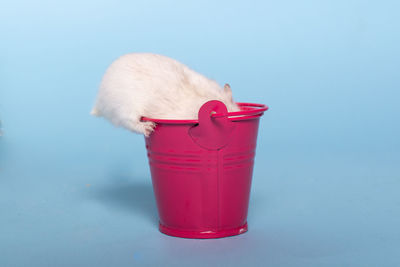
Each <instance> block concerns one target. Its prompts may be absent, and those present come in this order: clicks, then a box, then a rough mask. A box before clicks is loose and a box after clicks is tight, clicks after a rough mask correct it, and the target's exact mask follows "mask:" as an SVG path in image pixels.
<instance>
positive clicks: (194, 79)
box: [91, 53, 240, 137]
mask: <svg viewBox="0 0 400 267" xmlns="http://www.w3.org/2000/svg"><path fill="white" fill-rule="evenodd" d="M209 100H219V101H221V102H223V103H224V104H225V105H226V107H227V108H228V111H229V112H233V111H239V110H240V109H239V107H238V105H237V104H236V103H235V102H234V101H233V98H232V91H231V88H230V86H229V85H228V84H225V86H224V88H221V87H220V86H219V85H218V84H217V82H215V81H213V80H210V79H208V78H206V77H205V76H203V75H201V74H199V73H197V72H195V71H193V70H191V69H189V68H188V67H187V66H185V65H184V64H182V63H180V62H178V61H176V60H174V59H171V58H168V57H166V56H162V55H157V54H150V53H132V54H127V55H124V56H121V57H120V58H118V59H117V60H115V61H114V62H113V63H112V64H111V65H110V66H109V67H108V69H107V71H106V73H105V75H104V77H103V79H102V82H101V85H100V89H99V92H98V95H97V99H96V103H95V105H94V107H93V109H92V112H91V114H92V115H95V116H101V117H104V118H106V119H108V120H110V121H111V122H112V123H113V124H114V125H116V126H122V127H124V128H127V129H128V130H131V131H133V132H136V133H140V134H144V135H145V136H146V137H148V136H149V135H150V134H151V132H152V131H153V130H154V127H155V123H153V122H149V121H146V122H144V121H141V117H149V118H157V119H197V114H198V111H199V109H200V107H201V106H202V105H203V104H204V103H205V102H207V101H209Z"/></svg>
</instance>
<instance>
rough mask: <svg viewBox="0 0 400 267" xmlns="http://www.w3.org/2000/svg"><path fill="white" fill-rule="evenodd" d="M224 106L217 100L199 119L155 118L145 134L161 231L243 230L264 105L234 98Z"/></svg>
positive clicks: (221, 233) (215, 233)
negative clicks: (234, 104) (232, 108)
mask: <svg viewBox="0 0 400 267" xmlns="http://www.w3.org/2000/svg"><path fill="white" fill-rule="evenodd" d="M238 104H239V106H240V108H241V111H239V112H230V113H228V112H227V109H226V106H225V105H224V104H223V103H222V102H220V101H216V100H212V101H209V102H207V103H205V104H204V105H203V106H202V107H201V108H200V110H199V120H198V121H197V120H157V119H151V118H143V120H147V121H153V122H156V123H157V128H156V130H155V131H154V132H153V133H152V134H151V135H150V137H149V138H145V142H146V148H147V155H148V158H149V164H150V171H151V177H152V183H153V189H154V194H155V198H156V202H157V208H158V214H159V217H160V222H159V229H160V231H161V232H162V233H164V234H167V235H171V236H177V237H185V238H219V237H225V236H232V235H238V234H241V233H244V232H246V231H247V210H248V205H249V197H250V187H251V179H252V174H253V165H254V156H255V150H256V142H257V132H258V125H259V120H260V117H261V116H262V115H263V113H264V111H266V110H267V109H268V107H267V106H265V105H261V104H250V103H238Z"/></svg>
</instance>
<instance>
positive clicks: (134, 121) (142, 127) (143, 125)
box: [125, 116, 156, 137]
mask: <svg viewBox="0 0 400 267" xmlns="http://www.w3.org/2000/svg"><path fill="white" fill-rule="evenodd" d="M140 119H141V117H140V116H136V117H134V118H129V119H127V120H125V127H126V128H128V129H129V130H131V131H132V132H136V133H139V134H143V135H144V136H146V137H149V136H150V134H151V133H152V132H153V131H154V128H155V127H156V124H155V123H154V122H152V121H141V120H140Z"/></svg>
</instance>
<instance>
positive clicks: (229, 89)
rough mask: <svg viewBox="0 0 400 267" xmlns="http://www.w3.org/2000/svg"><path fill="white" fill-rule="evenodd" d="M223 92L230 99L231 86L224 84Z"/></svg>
mask: <svg viewBox="0 0 400 267" xmlns="http://www.w3.org/2000/svg"><path fill="white" fill-rule="evenodd" d="M224 92H225V93H226V94H227V95H229V96H230V97H232V89H231V86H230V85H229V84H227V83H226V84H225V85H224Z"/></svg>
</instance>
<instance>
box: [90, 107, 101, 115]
mask: <svg viewBox="0 0 400 267" xmlns="http://www.w3.org/2000/svg"><path fill="white" fill-rule="evenodd" d="M90 115H92V116H99V115H100V114H99V112H98V111H97V109H96V108H93V109H92V111H90Z"/></svg>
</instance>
